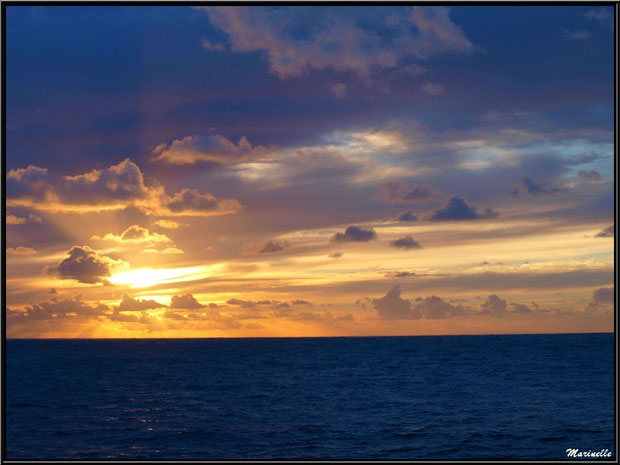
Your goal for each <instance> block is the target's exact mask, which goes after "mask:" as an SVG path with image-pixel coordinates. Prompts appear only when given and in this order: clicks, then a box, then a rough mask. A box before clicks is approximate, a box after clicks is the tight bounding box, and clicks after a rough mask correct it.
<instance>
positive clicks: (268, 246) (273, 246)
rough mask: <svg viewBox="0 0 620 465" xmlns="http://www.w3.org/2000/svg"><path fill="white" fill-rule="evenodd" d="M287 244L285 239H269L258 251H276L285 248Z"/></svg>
mask: <svg viewBox="0 0 620 465" xmlns="http://www.w3.org/2000/svg"><path fill="white" fill-rule="evenodd" d="M286 246H287V243H286V242H283V241H273V240H272V241H267V242H266V243H265V245H263V247H262V248H261V249H260V250H259V251H258V253H274V252H280V251H282V250H284V249H285V248H286Z"/></svg>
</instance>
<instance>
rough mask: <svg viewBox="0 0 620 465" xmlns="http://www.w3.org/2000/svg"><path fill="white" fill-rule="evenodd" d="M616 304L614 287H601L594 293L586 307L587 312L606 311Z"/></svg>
mask: <svg viewBox="0 0 620 465" xmlns="http://www.w3.org/2000/svg"><path fill="white" fill-rule="evenodd" d="M613 304H614V288H613V287H600V288H598V289H595V290H594V292H593V293H592V298H591V299H590V301H589V302H588V305H587V306H586V308H585V311H586V312H604V311H606V310H608V309H609V308H612V307H613Z"/></svg>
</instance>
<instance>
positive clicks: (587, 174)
mask: <svg viewBox="0 0 620 465" xmlns="http://www.w3.org/2000/svg"><path fill="white" fill-rule="evenodd" d="M579 179H583V180H585V181H592V182H596V181H600V180H601V179H602V178H601V173H599V172H598V171H583V170H582V171H579Z"/></svg>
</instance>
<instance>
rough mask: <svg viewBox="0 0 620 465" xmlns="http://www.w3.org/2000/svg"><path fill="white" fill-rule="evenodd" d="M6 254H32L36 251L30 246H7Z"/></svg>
mask: <svg viewBox="0 0 620 465" xmlns="http://www.w3.org/2000/svg"><path fill="white" fill-rule="evenodd" d="M6 253H7V255H34V254H36V253H37V251H36V250H34V249H31V248H30V247H21V246H20V247H15V248H13V247H9V248H8V249H6Z"/></svg>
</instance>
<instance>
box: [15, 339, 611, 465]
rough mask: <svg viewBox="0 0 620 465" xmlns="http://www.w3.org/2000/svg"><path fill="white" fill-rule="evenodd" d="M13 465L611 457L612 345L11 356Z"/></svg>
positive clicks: (337, 346)
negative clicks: (569, 454) (17, 463)
mask: <svg viewBox="0 0 620 465" xmlns="http://www.w3.org/2000/svg"><path fill="white" fill-rule="evenodd" d="M6 368H7V369H6V405H5V412H6V458H7V459H136V460H137V459H194V460H196V459H205V460H216V459H291V460H292V459H299V460H304V459H307V460H310V459H319V460H329V459H332V460H335V459H371V460H388V459H403V460H416V459H565V458H566V449H569V448H575V449H579V450H581V451H588V450H592V451H600V450H603V449H608V450H609V451H610V452H611V453H612V454H614V455H613V457H615V450H614V437H615V431H614V336H613V334H565V335H505V336H503V335H502V336H425V337H346V338H287V339H278V338H273V339H271V338H260V339H147V340H144V339H141V340H140V339H132V340H119V339H114V340H84V339H80V340H50V339H48V340H8V341H7V342H6Z"/></svg>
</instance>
